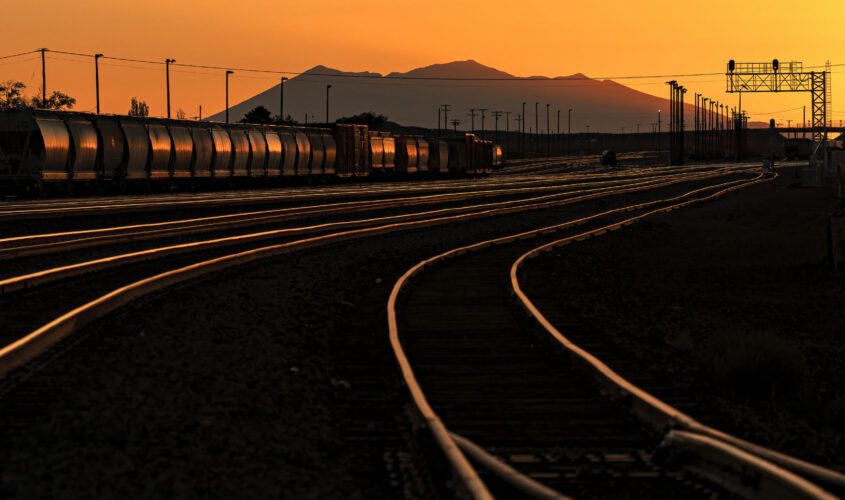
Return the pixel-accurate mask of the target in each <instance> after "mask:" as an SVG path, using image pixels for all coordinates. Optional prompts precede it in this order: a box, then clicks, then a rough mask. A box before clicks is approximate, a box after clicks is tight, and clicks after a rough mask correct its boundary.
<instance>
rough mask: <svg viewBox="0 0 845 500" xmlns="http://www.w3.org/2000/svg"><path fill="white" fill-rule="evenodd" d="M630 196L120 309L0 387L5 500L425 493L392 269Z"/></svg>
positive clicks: (300, 263)
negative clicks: (388, 310) (396, 327)
mask: <svg viewBox="0 0 845 500" xmlns="http://www.w3.org/2000/svg"><path fill="white" fill-rule="evenodd" d="M676 192H678V190H677V189H676V190H675V191H673V193H676ZM632 199H633V198H632V197H630V196H628V197H617V198H612V199H610V200H602V201H596V202H591V203H590V204H589V205H581V206H578V205H576V206H571V207H566V208H562V209H558V210H549V211H544V212H538V213H529V214H520V215H514V216H507V217H501V218H497V219H494V220H481V221H475V222H470V223H464V224H461V225H455V226H446V227H439V228H433V229H429V230H422V231H416V232H411V233H402V234H397V235H390V236H384V237H378V238H371V239H368V240H365V241H358V242H352V243H347V244H344V245H343V246H337V247H333V248H326V249H323V250H319V251H313V252H310V253H303V254H298V255H293V256H289V257H286V258H284V259H279V260H275V261H272V262H265V263H263V264H261V265H256V266H252V267H248V268H243V269H238V270H236V271H232V272H228V273H225V274H221V275H216V276H214V277H211V278H209V279H206V280H205V281H201V282H197V283H192V284H190V285H187V286H183V287H180V288H176V289H171V290H168V291H166V293H163V294H160V295H158V296H152V297H148V298H147V299H145V300H143V301H139V302H137V303H135V304H132V305H131V306H129V307H127V308H125V309H123V310H122V311H120V312H119V313H118V314H114V315H112V316H110V317H107V318H104V319H103V320H101V321H98V322H96V323H94V324H92V325H90V326H89V327H87V328H85V329H84V331H83V332H82V333H81V334H80V335H77V336H75V337H74V340H75V341H78V342H77V343H76V345H75V346H74V347H72V348H70V349H67V352H65V353H64V354H63V355H59V356H57V357H56V359H55V360H53V361H52V362H50V363H49V364H47V365H46V366H45V367H44V368H43V369H41V370H39V371H37V372H35V373H34V374H33V375H32V376H31V377H30V378H29V379H28V380H26V381H25V383H20V384H18V385H17V386H14V385H13V386H11V388H9V387H8V386H7V387H5V389H8V393H7V394H6V395H5V396H4V397H3V399H2V402H0V474H2V475H0V497H43V496H48V497H51V496H60V497H91V496H95V497H126V496H132V497H161V496H180V497H181V496H187V497H219V498H232V497H237V498H250V497H274V496H276V497H278V496H282V497H297V498H379V497H397V496H405V497H429V496H431V490H430V489H429V488H430V480H429V478H427V477H426V474H424V473H423V472H421V471H419V470H417V469H416V467H415V465H414V464H415V463H416V458H417V456H416V455H414V453H415V450H414V449H413V447H412V446H410V445H409V443H408V441H409V440H408V435H409V427H410V426H409V423H408V418H407V415H406V414H405V409H404V402H403V401H404V400H403V398H404V393H403V392H402V391H403V389H402V388H401V387H400V386H398V383H397V380H399V377H398V374H397V373H396V370H395V361H394V360H393V358H392V352H391V351H390V350H389V344H388V342H387V331H386V321H385V312H384V310H385V305H386V301H387V296H388V294H389V291H390V289H391V287H392V285H393V282H394V281H395V279H396V278H397V277H398V276H399V275H400V274H401V273H402V272H404V271H405V270H406V269H407V268H408V267H410V266H411V265H413V264H414V263H416V262H417V261H419V260H421V259H422V258H426V257H429V256H431V255H433V254H434V253H436V252H439V251H442V250H445V249H447V248H452V247H454V246H455V245H457V244H461V243H469V242H473V241H477V240H479V239H482V238H489V237H492V236H495V235H502V234H510V233H512V232H516V231H519V230H523V229H526V228H529V227H536V226H539V225H548V224H552V223H558V222H561V221H563V220H569V219H571V218H574V217H576V216H579V215H583V214H584V213H585V212H587V211H588V209H589V211H590V212H592V211H595V210H597V209H600V208H602V207H605V208H607V207H610V206H611V205H612V206H617V205H620V204H623V203H626V202H627V203H630V202H631V200H632ZM45 319H46V318H45Z"/></svg>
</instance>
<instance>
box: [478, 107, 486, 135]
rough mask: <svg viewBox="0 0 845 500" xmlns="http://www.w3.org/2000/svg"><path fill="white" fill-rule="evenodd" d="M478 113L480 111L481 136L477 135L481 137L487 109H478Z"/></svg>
mask: <svg viewBox="0 0 845 500" xmlns="http://www.w3.org/2000/svg"><path fill="white" fill-rule="evenodd" d="M478 111H481V134H478V136H479V137H481V135H482V134H484V118H485V116H484V113H486V112H487V108H479V109H478Z"/></svg>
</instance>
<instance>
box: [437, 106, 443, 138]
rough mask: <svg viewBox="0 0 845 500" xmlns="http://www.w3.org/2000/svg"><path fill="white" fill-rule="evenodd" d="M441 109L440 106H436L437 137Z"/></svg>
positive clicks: (438, 135)
mask: <svg viewBox="0 0 845 500" xmlns="http://www.w3.org/2000/svg"><path fill="white" fill-rule="evenodd" d="M441 110H442V107H441V106H437V137H440V111H441Z"/></svg>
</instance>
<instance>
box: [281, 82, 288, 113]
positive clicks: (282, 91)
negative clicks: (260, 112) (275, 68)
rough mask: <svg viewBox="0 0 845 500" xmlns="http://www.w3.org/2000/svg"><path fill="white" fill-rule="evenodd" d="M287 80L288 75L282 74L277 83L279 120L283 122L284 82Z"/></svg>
mask: <svg viewBox="0 0 845 500" xmlns="http://www.w3.org/2000/svg"><path fill="white" fill-rule="evenodd" d="M287 80H288V77H286V76H283V77H282V78H281V83H280V84H279V120H281V121H282V122H283V123H284V121H285V82H286V81H287Z"/></svg>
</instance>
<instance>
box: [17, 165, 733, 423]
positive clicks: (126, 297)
mask: <svg viewBox="0 0 845 500" xmlns="http://www.w3.org/2000/svg"><path fill="white" fill-rule="evenodd" d="M729 173H730V172H729ZM701 175H702V174H698V175H696V176H689V175H688V176H684V177H682V178H677V179H670V180H668V181H666V182H664V183H662V184H656V185H655V184H648V185H644V186H643V185H637V186H634V187H626V188H620V189H617V190H615V191H614V192H613V194H626V193H634V192H639V191H645V190H649V189H654V188H655V187H661V186H669V185H674V184H679V183H683V182H688V181H691V180H697V179H699V178H700V177H701ZM715 175H716V174H712V173H710V174H709V175H708V178H709V177H712V176H715ZM721 175H726V173H722V174H721ZM609 195H610V194H608V193H606V192H593V193H589V194H584V195H580V196H577V197H575V198H567V199H563V200H551V201H543V202H536V203H530V204H522V205H516V206H511V207H505V208H497V209H486V210H482V211H477V212H470V213H463V214H456V215H446V216H442V217H435V218H430V219H423V220H418V221H406V222H393V223H390V224H385V225H381V226H375V227H372V226H371V227H365V228H358V229H350V230H345V231H338V232H334V233H330V234H326V235H319V236H313V237H310V238H305V239H301V240H296V241H290V242H284V243H279V244H275V245H269V246H264V247H260V248H254V249H250V250H245V251H242V252H237V253H234V254H228V255H225V256H221V257H217V258H213V259H209V260H205V261H202V262H198V263H195V264H191V265H188V266H184V267H181V268H178V269H175V270H172V271H168V272H165V273H161V274H158V275H155V276H152V277H150V278H146V279H143V280H140V281H136V282H133V283H131V284H129V285H126V286H123V287H121V288H119V289H116V290H113V291H112V292H110V293H108V294H106V295H103V296H101V297H99V298H97V299H95V300H93V301H90V302H87V303H86V304H84V305H81V306H79V307H77V308H75V309H73V310H71V311H69V312H67V313H65V314H63V315H62V316H60V317H58V318H56V319H54V320H53V321H50V322H49V323H47V324H45V325H43V326H41V327H39V328H37V329H35V330H34V331H32V332H31V333H29V334H27V335H25V336H24V337H22V338H20V339H18V340H16V341H14V342H12V343H10V344H9V345H7V346H4V347H2V348H0V378H2V377H5V376H7V375H8V374H9V373H10V372H11V371H12V370H14V369H15V368H18V367H20V366H22V365H24V364H26V363H27V362H28V361H29V360H31V359H33V358H35V357H37V356H38V355H39V354H41V353H42V352H44V351H45V350H46V349H48V348H50V347H51V346H52V345H54V344H55V343H56V342H58V341H59V340H61V339H63V338H65V337H66V336H68V335H70V334H72V333H73V332H75V331H77V330H78V329H79V328H81V327H82V326H84V325H85V324H87V323H89V322H90V321H93V320H94V319H97V318H100V317H102V316H104V315H106V314H108V313H109V312H111V311H113V310H115V309H117V308H118V307H120V306H122V305H124V304H126V303H128V302H129V301H131V300H133V299H135V298H138V297H141V296H143V295H145V294H148V293H150V292H154V291H157V290H160V289H163V288H165V287H167V286H170V285H173V284H176V283H181V282H183V281H187V280H190V279H192V278H195V277H198V276H201V275H204V274H208V273H211V272H216V271H220V270H224V269H228V268H231V267H234V266H238V265H243V264H247V263H250V262H253V261H256V260H259V259H266V258H273V257H277V256H279V255H284V254H287V253H291V252H296V251H300V250H306V249H310V248H316V247H320V246H325V245H330V244H335V243H340V242H344V241H349V240H354V239H358V238H363V237H368V236H378V235H383V234H389V233H393V232H398V231H404V230H411V229H418V228H427V227H435V226H438V225H443V224H449V223H454V222H461V221H468V220H475V219H480V218H485V217H490V216H494V215H505V214H514V213H521V212H526V211H531V210H539V209H543V208H551V207H556V206H563V205H567V204H571V203H576V202H580V201H586V200H591V199H597V198H601V197H604V196H609ZM444 436H445V437H444V439H448V436H447V435H445V434H444Z"/></svg>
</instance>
